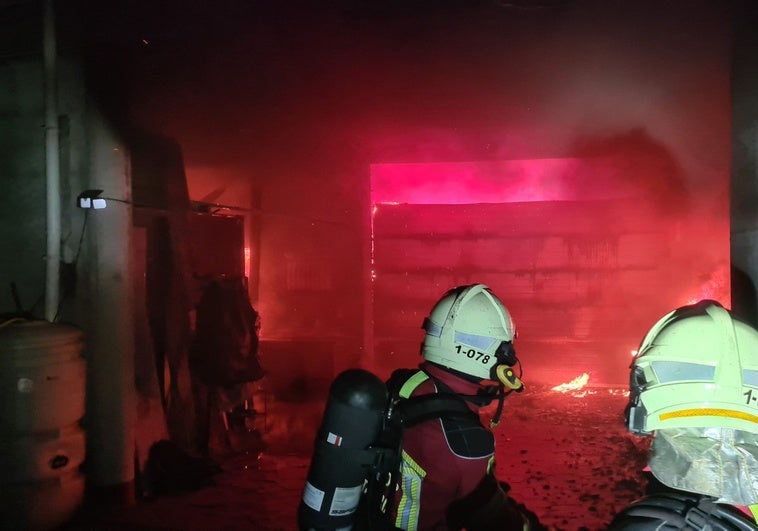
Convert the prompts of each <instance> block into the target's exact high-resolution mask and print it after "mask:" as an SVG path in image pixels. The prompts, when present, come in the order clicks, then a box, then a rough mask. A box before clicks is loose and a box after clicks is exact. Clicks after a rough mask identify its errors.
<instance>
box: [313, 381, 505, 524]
mask: <svg viewBox="0 0 758 531" xmlns="http://www.w3.org/2000/svg"><path fill="white" fill-rule="evenodd" d="M418 373H419V370H418V369H400V370H397V371H395V372H394V373H393V374H392V376H391V378H390V379H389V381H388V382H387V384H386V385H385V384H384V383H383V382H382V381H381V380H379V378H377V377H376V376H375V375H374V374H372V373H370V372H368V371H364V370H362V369H350V370H347V371H345V372H343V373H341V374H340V375H338V376H337V378H335V380H334V381H333V382H332V385H331V387H330V390H329V399H328V400H327V404H326V408H325V410H324V415H323V418H322V423H321V426H320V428H319V430H318V433H317V435H316V441H315V443H314V452H313V458H312V460H311V465H310V468H309V470H308V477H307V481H306V484H305V489H304V491H303V498H302V500H301V502H300V507H299V510H298V525H299V529H300V530H301V531H310V530H313V531H327V530H329V531H348V530H352V531H378V530H382V531H384V530H395V529H397V528H396V527H395V526H394V525H393V524H392V523H391V521H390V520H391V514H390V513H391V512H392V508H393V503H394V496H395V490H396V483H397V480H398V475H399V471H400V464H401V454H402V440H403V431H404V430H405V429H407V428H409V427H411V426H415V425H417V424H419V423H422V422H425V421H428V420H433V419H436V418H443V419H445V420H444V422H445V423H447V426H446V429H448V427H450V429H451V432H454V431H455V430H456V429H458V428H460V427H473V426H481V423H480V421H479V416H478V415H477V414H476V413H475V412H474V411H472V410H471V409H470V408H469V406H468V405H467V403H466V399H465V398H464V397H462V396H460V395H457V394H455V393H453V392H452V391H451V390H449V389H445V388H440V387H441V386H440V385H439V382H436V383H437V385H438V388H439V389H438V390H439V392H438V393H437V394H430V395H422V396H416V397H401V396H400V390H401V388H402V387H403V385H404V384H405V382H407V381H408V380H409V379H410V378H412V377H413V376H414V375H416V374H418ZM482 431H483V435H482V436H485V437H486V436H487V435H485V434H488V435H489V436H490V437H491V436H492V435H491V433H489V432H488V431H487V430H484V429H482Z"/></svg>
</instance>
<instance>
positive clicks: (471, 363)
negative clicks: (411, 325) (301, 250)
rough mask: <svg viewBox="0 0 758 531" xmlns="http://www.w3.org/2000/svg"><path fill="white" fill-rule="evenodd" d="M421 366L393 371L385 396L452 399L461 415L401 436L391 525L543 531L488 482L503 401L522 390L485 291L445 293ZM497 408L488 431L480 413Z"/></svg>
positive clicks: (503, 316)
mask: <svg viewBox="0 0 758 531" xmlns="http://www.w3.org/2000/svg"><path fill="white" fill-rule="evenodd" d="M423 329H424V330H425V336H424V339H423V344H422V346H421V354H422V356H423V358H424V361H423V362H422V363H421V364H420V366H419V368H418V369H417V370H410V369H405V370H399V371H396V372H395V373H394V374H393V376H392V377H391V378H390V380H389V382H388V388H389V389H391V390H392V389H396V390H399V391H398V393H399V396H400V397H402V398H413V397H422V396H437V397H440V396H445V397H452V396H454V397H458V398H460V399H461V402H462V404H463V408H464V409H465V410H466V413H470V412H473V413H474V414H471V415H469V416H468V417H466V416H452V415H450V416H442V417H440V418H434V419H432V420H428V421H424V422H421V423H419V424H417V425H415V426H412V427H409V428H407V429H406V430H405V432H404V436H403V446H402V456H401V457H402V462H401V478H400V479H401V481H400V483H399V492H398V496H396V498H395V501H394V502H395V507H394V511H393V514H394V525H395V526H397V527H398V528H399V529H403V530H410V531H424V530H448V529H455V530H460V529H467V530H469V531H476V530H511V529H513V530H518V531H522V530H527V529H533V530H536V529H543V528H542V526H541V524H540V523H539V520H538V518H537V517H536V516H535V515H534V514H533V513H531V512H530V511H528V510H527V509H526V508H525V507H524V506H523V505H520V504H517V503H516V502H515V501H514V500H513V499H512V498H510V497H509V496H508V494H507V486H505V488H503V487H504V484H501V483H499V482H498V481H497V480H496V479H495V475H494V455H495V438H494V435H493V433H492V431H491V428H492V427H494V425H496V424H497V421H498V420H499V417H500V414H501V412H502V404H503V402H502V401H503V399H504V398H505V396H506V395H507V394H508V393H510V392H512V391H520V390H521V389H522V383H521V380H520V378H519V376H518V375H517V374H516V373H515V372H514V370H515V367H516V366H518V358H517V357H516V352H515V350H514V347H513V339H514V336H515V330H514V325H513V321H512V320H511V316H510V313H509V312H508V310H507V309H506V307H505V305H504V304H503V303H502V301H501V300H500V299H499V298H498V297H497V296H495V294H494V293H493V292H492V290H490V289H489V288H488V287H487V286H485V285H483V284H473V285H468V286H461V287H457V288H454V289H451V290H449V291H448V292H447V293H445V294H444V295H443V296H442V298H441V299H440V300H439V301H438V302H437V303H436V304H435V305H434V307H433V308H432V310H431V312H430V314H429V317H428V318H426V319H425V320H424V323H423ZM493 401H498V408H497V413H496V414H495V418H493V422H492V423H491V425H490V427H485V426H483V425H482V423H481V422H480V420H479V416H478V414H477V413H478V412H479V410H480V409H481V408H482V407H485V406H487V405H489V404H490V403H491V402H493Z"/></svg>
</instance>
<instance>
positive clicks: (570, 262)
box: [373, 200, 728, 384]
mask: <svg viewBox="0 0 758 531" xmlns="http://www.w3.org/2000/svg"><path fill="white" fill-rule="evenodd" d="M724 215H726V213H724ZM671 227H672V225H671V224H670V223H667V222H666V221H665V218H663V217H662V215H661V214H660V213H658V214H656V212H655V206H654V205H653V206H648V207H640V206H634V207H633V208H631V207H630V206H629V203H628V202H625V201H617V200H612V201H611V200H609V201H565V202H560V201H555V202H533V203H511V204H508V203H506V204H499V205H495V204H480V205H381V206H379V209H378V211H377V214H376V216H375V218H374V246H375V253H374V259H375V261H374V268H375V271H374V272H375V276H376V280H375V281H374V290H373V295H374V316H373V318H374V334H375V335H374V346H375V361H376V364H377V366H378V368H379V369H378V370H379V371H380V372H382V373H386V372H388V371H390V370H391V368H392V367H393V366H395V365H398V364H400V365H406V366H414V365H415V364H417V363H418V362H419V357H418V350H419V349H418V345H419V343H420V341H421V339H422V337H423V332H422V331H421V330H420V325H421V323H422V321H423V318H424V317H425V316H427V315H428V312H429V310H430V308H431V307H432V305H433V304H434V302H435V301H436V300H437V299H438V298H439V297H440V296H441V295H442V293H444V291H446V290H447V289H449V288H450V287H453V286H456V285H461V284H468V283H473V282H482V283H485V284H487V285H489V286H490V287H491V288H493V290H494V291H495V293H497V294H498V295H499V296H500V297H501V298H502V299H503V301H504V302H505V304H506V306H507V307H508V308H509V310H510V311H511V313H512V316H513V318H514V321H515V322H516V326H517V329H518V330H519V337H518V339H517V340H516V347H517V351H518V352H519V353H520V354H521V355H522V359H523V360H524V363H525V364H526V365H527V366H528V372H529V373H530V374H531V375H532V377H533V378H534V379H537V380H540V381H545V382H548V383H553V382H554V383H556V384H557V383H561V381H565V380H567V379H572V378H573V377H575V376H578V375H580V374H582V373H583V372H589V373H590V375H591V378H593V379H594V381H595V382H596V383H623V382H624V381H625V379H626V378H627V374H628V373H627V369H628V362H629V356H630V353H631V350H633V349H634V348H636V346H637V344H638V342H639V340H640V339H641V337H642V336H643V335H644V333H645V331H646V329H647V327H648V326H649V325H651V324H652V323H653V322H654V321H655V319H657V318H658V317H659V316H660V315H662V314H663V313H665V312H666V311H668V310H669V309H670V308H672V307H675V306H677V305H679V304H680V303H679V301H680V300H681V299H682V297H683V296H684V295H686V294H688V293H690V292H693V290H694V291H697V289H699V282H700V280H699V279H700V277H706V276H708V275H711V274H712V273H713V272H712V271H711V270H710V268H711V264H710V263H708V262H704V263H703V264H701V265H698V263H697V261H690V262H689V267H688V269H687V270H682V269H677V268H676V267H672V264H675V263H676V262H677V261H679V260H682V256H685V255H688V253H689V251H688V250H687V249H684V248H678V247H677V244H676V241H675V234H674V232H673V231H672V229H671ZM693 230H694V227H693ZM722 236H724V237H725V236H726V234H724V235H722ZM680 247H681V246H680ZM723 254H724V256H723V259H724V260H725V261H728V253H727V252H726V251H724V253H723ZM527 360H528V364H527ZM525 370H527V369H525Z"/></svg>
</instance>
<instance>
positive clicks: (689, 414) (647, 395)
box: [627, 300, 758, 434]
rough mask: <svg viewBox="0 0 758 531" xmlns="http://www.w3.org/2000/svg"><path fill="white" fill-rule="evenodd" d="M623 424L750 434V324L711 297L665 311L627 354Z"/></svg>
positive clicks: (757, 401)
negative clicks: (628, 371)
mask: <svg viewBox="0 0 758 531" xmlns="http://www.w3.org/2000/svg"><path fill="white" fill-rule="evenodd" d="M627 427H628V428H629V430H630V431H632V432H634V433H639V434H645V433H651V432H653V431H655V430H659V429H663V428H714V427H720V428H732V429H737V430H743V431H747V432H752V433H756V434H758V331H756V330H755V329H754V328H752V327H751V326H749V325H747V324H745V323H743V322H742V321H740V320H738V319H736V318H734V317H733V316H732V315H731V313H730V312H728V311H727V310H726V309H724V307H723V306H721V305H720V304H719V303H718V302H715V301H711V300H703V301H700V302H699V303H697V304H694V305H691V306H684V307H682V308H679V309H677V310H674V311H672V312H670V313H668V314H667V315H665V316H664V317H663V318H661V319H660V320H659V321H658V322H657V323H656V324H655V325H654V326H653V327H652V328H651V330H650V331H649V332H648V333H647V335H646V336H645V338H644V339H643V341H642V344H641V345H640V348H639V350H638V353H637V355H636V356H635V358H634V360H633V362H632V365H631V378H630V397H629V407H628V410H627Z"/></svg>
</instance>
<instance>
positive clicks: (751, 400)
mask: <svg viewBox="0 0 758 531" xmlns="http://www.w3.org/2000/svg"><path fill="white" fill-rule="evenodd" d="M743 389H744V388H743ZM756 395H758V393H753V390H752V389H748V390H747V391H745V392H744V393H742V396H744V397H745V404H747V405H748V406H756V405H758V404H756V402H758V396H756Z"/></svg>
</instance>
